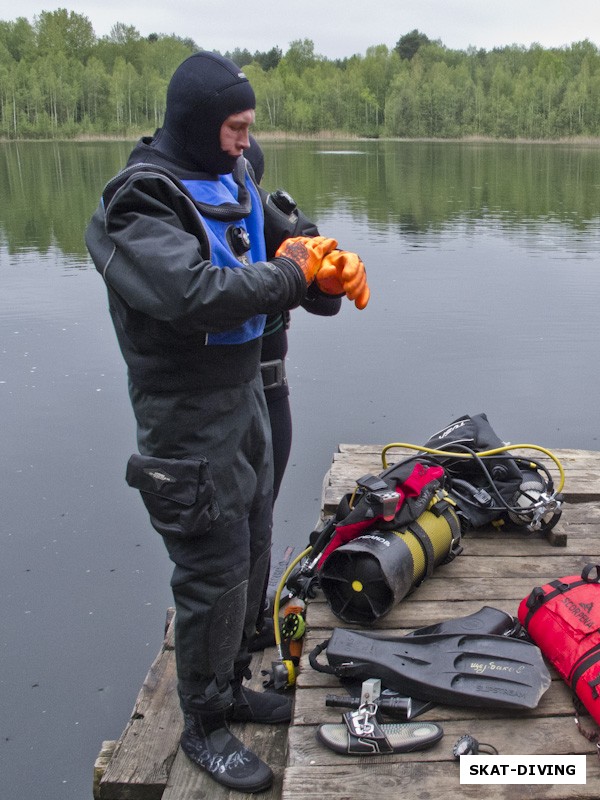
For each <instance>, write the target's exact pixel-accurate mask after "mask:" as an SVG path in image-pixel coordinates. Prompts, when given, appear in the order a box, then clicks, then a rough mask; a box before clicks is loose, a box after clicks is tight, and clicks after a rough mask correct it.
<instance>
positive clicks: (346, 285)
mask: <svg viewBox="0 0 600 800" xmlns="http://www.w3.org/2000/svg"><path fill="white" fill-rule="evenodd" d="M316 280H317V286H318V287H319V289H321V291H323V292H325V293H326V294H345V295H346V297H347V298H348V299H349V300H354V305H355V306H356V307H357V308H359V309H363V308H365V306H366V305H367V303H368V302H369V298H370V296H371V292H370V290H369V287H368V285H367V272H366V270H365V265H364V264H363V262H362V261H361V259H360V257H359V256H357V255H356V253H350V252H348V251H347V250H334V251H333V253H329V254H328V255H326V256H325V257H324V258H323V265H322V267H321V269H320V270H319V271H318V272H317V277H316Z"/></svg>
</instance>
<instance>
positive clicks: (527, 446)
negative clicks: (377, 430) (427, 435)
mask: <svg viewBox="0 0 600 800" xmlns="http://www.w3.org/2000/svg"><path fill="white" fill-rule="evenodd" d="M392 447H403V448H406V449H407V450H418V451H420V452H422V453H430V454H431V455H435V456H452V458H473V454H472V453H464V452H462V453H455V452H453V451H452V450H433V449H432V448H430V447H423V445H416V444H406V443H405V442H392V443H390V444H386V446H385V447H384V448H383V450H382V451H381V462H382V464H383V467H384V469H387V467H388V466H389V465H388V463H387V458H386V454H387V451H388V450H390V449H391V448H392ZM513 450H538V451H540V452H541V453H544V454H545V455H547V456H548V457H549V458H550V459H552V461H553V462H554V464H555V466H556V468H557V469H558V472H559V475H560V481H559V485H558V487H557V488H556V493H557V494H558V493H559V492H561V491H562V489H563V486H564V485H565V471H564V469H563V467H562V464H561V463H560V461H559V460H558V458H557V457H556V456H555V455H554V453H551V452H550V450H546V448H545V447H540V446H539V445H537V444H507V445H504V446H503V447H496V448H495V449H494V450H482V451H481V452H479V453H476V455H477V456H478V457H479V458H486V457H488V456H496V455H498V454H499V453H507V452H509V451H510V452H512V451H513Z"/></svg>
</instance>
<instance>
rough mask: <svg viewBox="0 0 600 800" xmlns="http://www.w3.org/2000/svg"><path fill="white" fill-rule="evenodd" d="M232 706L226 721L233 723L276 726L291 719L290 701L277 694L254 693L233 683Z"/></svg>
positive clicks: (239, 683) (237, 683) (236, 682)
mask: <svg viewBox="0 0 600 800" xmlns="http://www.w3.org/2000/svg"><path fill="white" fill-rule="evenodd" d="M232 688H233V705H232V707H231V709H230V710H229V712H228V714H227V719H229V720H232V721H234V722H262V723H266V724H267V725H269V724H270V725H277V724H278V723H280V722H289V721H290V719H291V718H292V700H291V698H290V697H287V696H286V695H282V694H278V693H277V692H268V691H267V692H255V691H254V690H253V689H249V688H248V687H247V686H242V684H241V682H240V681H234V682H233V684H232Z"/></svg>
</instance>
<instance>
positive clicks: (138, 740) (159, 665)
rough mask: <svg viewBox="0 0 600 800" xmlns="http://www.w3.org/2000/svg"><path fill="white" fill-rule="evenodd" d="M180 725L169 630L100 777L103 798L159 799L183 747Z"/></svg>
mask: <svg viewBox="0 0 600 800" xmlns="http://www.w3.org/2000/svg"><path fill="white" fill-rule="evenodd" d="M181 726H182V719H181V712H180V711H179V703H178V700H177V688H176V670H175V654H174V652H173V649H172V629H170V630H169V632H168V634H167V637H166V638H165V641H164V643H163V647H162V648H161V651H160V652H159V654H158V656H157V657H156V659H155V660H154V662H153V664H152V666H151V667H150V671H149V672H148V675H147V676H146V679H145V681H144V684H143V686H142V688H141V690H140V692H139V694H138V697H137V699H136V702H135V706H134V708H133V713H132V715H131V718H130V720H129V723H128V724H127V727H126V728H125V730H124V731H123V733H122V735H121V737H120V738H119V740H118V742H117V745H116V747H115V750H114V753H113V755H112V758H111V759H110V761H109V762H108V765H107V767H106V770H105V771H104V774H103V776H102V778H101V779H100V783H99V787H98V795H99V798H100V800H159V798H161V797H162V794H163V791H164V788H165V786H166V784H167V779H168V777H169V771H170V769H171V765H172V763H173V760H174V758H175V754H176V752H177V748H178V746H179V736H180V734H181Z"/></svg>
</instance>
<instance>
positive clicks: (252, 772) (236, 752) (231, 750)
mask: <svg viewBox="0 0 600 800" xmlns="http://www.w3.org/2000/svg"><path fill="white" fill-rule="evenodd" d="M183 718H184V722H185V727H184V730H183V733H182V735H181V749H182V750H183V752H184V753H185V754H186V756H187V757H188V758H189V759H190V761H193V762H194V764H196V765H197V766H198V767H200V768H201V769H204V770H206V771H207V772H208V773H209V774H210V775H211V777H212V778H214V780H215V781H216V782H217V783H221V784H223V786H227V787H228V788H229V789H237V790H238V791H240V792H262V791H264V790H265V789H268V788H269V787H270V786H271V784H272V782H273V773H272V772H271V768H270V767H269V766H268V765H267V764H265V763H264V761H261V760H260V758H259V757H258V756H257V755H255V754H254V753H253V752H252V751H251V750H248V749H247V748H246V747H245V746H244V745H243V744H242V742H240V740H239V739H238V738H237V737H235V736H234V735H233V734H232V733H231V731H230V730H229V728H228V727H227V725H226V722H225V717H224V713H220V714H213V715H200V714H198V713H197V712H196V713H186V712H184V715H183Z"/></svg>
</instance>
